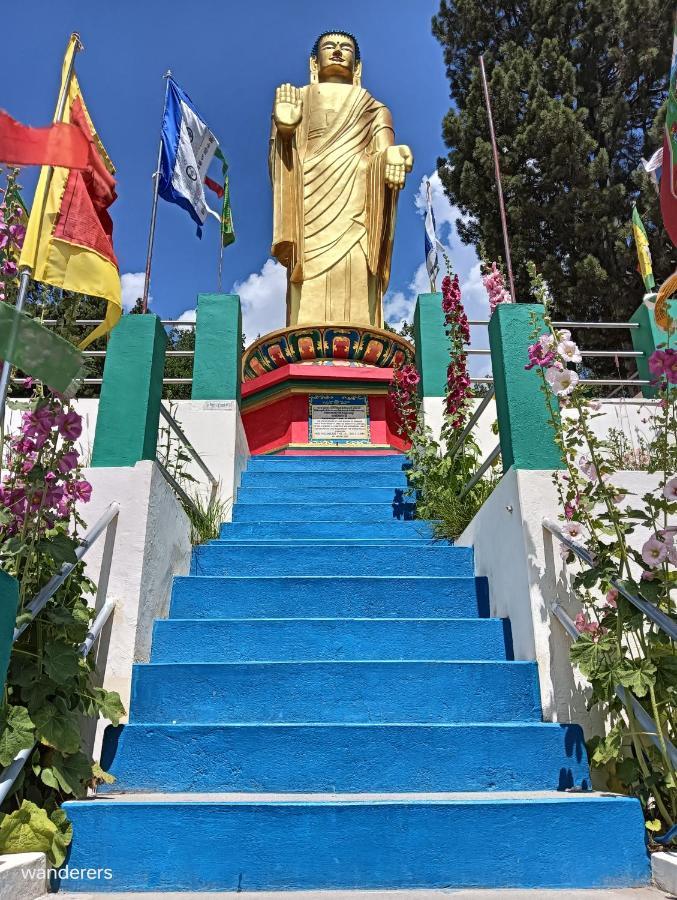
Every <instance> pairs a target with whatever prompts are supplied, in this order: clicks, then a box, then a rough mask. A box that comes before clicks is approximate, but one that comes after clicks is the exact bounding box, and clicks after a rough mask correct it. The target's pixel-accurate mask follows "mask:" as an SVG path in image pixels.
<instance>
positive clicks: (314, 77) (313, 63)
mask: <svg viewBox="0 0 677 900" xmlns="http://www.w3.org/2000/svg"><path fill="white" fill-rule="evenodd" d="M319 80H320V78H319V75H318V70H317V59H316V57H314V56H311V57H310V83H311V84H317V83H318V81H319Z"/></svg>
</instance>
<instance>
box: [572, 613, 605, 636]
mask: <svg viewBox="0 0 677 900" xmlns="http://www.w3.org/2000/svg"><path fill="white" fill-rule="evenodd" d="M574 624H575V625H576V628H577V629H578V631H579V632H580V633H581V634H589V635H590V636H591V637H592V639H593V640H594V641H598V640H599V639H600V637H601V636H602V635H603V634H605V633H606V628H602V627H601V625H599V624H598V623H597V622H592V621H591V620H590V616H589V615H588V614H587V613H586V612H579V614H578V615H577V616H576V618H575V619H574Z"/></svg>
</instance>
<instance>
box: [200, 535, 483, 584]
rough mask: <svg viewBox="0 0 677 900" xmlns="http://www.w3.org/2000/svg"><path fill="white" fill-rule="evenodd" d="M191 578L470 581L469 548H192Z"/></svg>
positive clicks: (332, 546) (221, 544) (222, 546)
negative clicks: (431, 578)
mask: <svg viewBox="0 0 677 900" xmlns="http://www.w3.org/2000/svg"><path fill="white" fill-rule="evenodd" d="M191 574H192V575H319V574H322V575H325V576H326V575H337V576H342V575H391V576H392V575H447V576H459V575H461V576H466V577H467V576H471V575H472V574H473V555H472V550H471V549H470V548H469V547H450V546H448V545H447V546H444V545H441V544H435V545H431V546H421V547H415V548H414V547H406V546H397V545H394V543H393V542H390V543H388V544H377V545H374V544H370V545H363V546H359V545H356V546H352V547H351V546H345V545H344V546H340V545H338V546H335V545H332V544H325V545H323V544H316V545H314V546H305V547H303V549H301V548H299V547H298V546H295V545H294V544H289V545H288V546H286V547H285V546H282V547H276V546H268V547H265V548H264V549H262V548H261V547H260V546H247V545H240V546H234V545H228V544H227V543H214V544H205V545H203V546H201V547H196V548H195V550H194V551H193V558H192V562H191Z"/></svg>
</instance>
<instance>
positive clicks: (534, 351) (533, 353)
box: [524, 338, 555, 370]
mask: <svg viewBox="0 0 677 900" xmlns="http://www.w3.org/2000/svg"><path fill="white" fill-rule="evenodd" d="M541 340H542V339H541V338H539V340H538V341H536V343H535V344H532V345H531V346H530V347H529V349H528V350H527V353H528V355H529V363H528V365H526V366H525V367H524V368H525V369H527V370H528V369H533V368H534V366H549V365H552V363H553V362H554V359H555V354H554V352H553V351H552V349H551V348H550V347H549V346H548V345H545V344H543V343H541Z"/></svg>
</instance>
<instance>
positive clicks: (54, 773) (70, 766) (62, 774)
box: [40, 753, 93, 797]
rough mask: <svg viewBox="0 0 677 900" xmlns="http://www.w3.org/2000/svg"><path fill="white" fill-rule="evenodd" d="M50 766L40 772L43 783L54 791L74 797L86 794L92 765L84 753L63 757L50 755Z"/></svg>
mask: <svg viewBox="0 0 677 900" xmlns="http://www.w3.org/2000/svg"><path fill="white" fill-rule="evenodd" d="M49 762H50V765H49V766H47V767H45V768H44V769H43V770H42V773H41V775H40V777H41V778H42V780H43V782H44V783H45V784H46V785H47V786H48V787H52V788H55V789H56V790H59V791H63V792H64V793H66V794H73V796H75V797H84V796H86V794H87V784H88V782H89V781H91V779H92V774H93V773H92V764H91V763H90V761H89V760H88V759H87V757H86V756H85V754H84V753H74V754H72V755H70V756H64V755H63V754H62V753H54V754H52V755H51V759H50V761H49Z"/></svg>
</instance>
